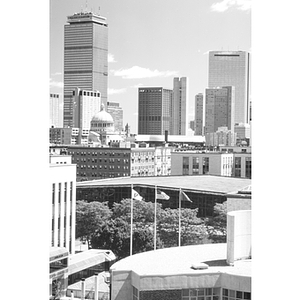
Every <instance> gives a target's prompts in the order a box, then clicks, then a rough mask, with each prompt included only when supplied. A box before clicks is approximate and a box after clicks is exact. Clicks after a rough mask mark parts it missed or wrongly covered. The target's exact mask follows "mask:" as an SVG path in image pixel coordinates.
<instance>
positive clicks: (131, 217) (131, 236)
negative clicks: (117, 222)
mask: <svg viewBox="0 0 300 300" xmlns="http://www.w3.org/2000/svg"><path fill="white" fill-rule="evenodd" d="M132 246H133V184H131V201H130V255H132V248H133V247H132Z"/></svg>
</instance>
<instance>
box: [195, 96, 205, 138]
mask: <svg viewBox="0 0 300 300" xmlns="http://www.w3.org/2000/svg"><path fill="white" fill-rule="evenodd" d="M203 127H204V102H203V94H202V93H199V94H197V95H196V96H195V135H204V128H203Z"/></svg>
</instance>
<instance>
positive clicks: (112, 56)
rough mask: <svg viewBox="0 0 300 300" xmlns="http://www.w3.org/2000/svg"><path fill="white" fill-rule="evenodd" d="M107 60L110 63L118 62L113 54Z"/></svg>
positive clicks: (109, 54)
mask: <svg viewBox="0 0 300 300" xmlns="http://www.w3.org/2000/svg"><path fill="white" fill-rule="evenodd" d="M107 60H108V62H109V63H114V62H117V61H116V60H115V56H114V55H113V54H111V53H108V56H107Z"/></svg>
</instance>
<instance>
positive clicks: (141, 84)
mask: <svg viewBox="0 0 300 300" xmlns="http://www.w3.org/2000/svg"><path fill="white" fill-rule="evenodd" d="M142 86H145V85H144V84H143V83H138V84H135V85H132V86H131V88H133V89H138V88H139V87H142Z"/></svg>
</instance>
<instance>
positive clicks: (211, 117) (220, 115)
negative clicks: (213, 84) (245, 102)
mask: <svg viewBox="0 0 300 300" xmlns="http://www.w3.org/2000/svg"><path fill="white" fill-rule="evenodd" d="M234 104H235V90H234V87H221V88H211V89H206V95H205V134H207V133H212V132H216V131H217V130H218V128H219V127H224V126H226V127H227V128H228V129H229V130H232V131H233V130H234V107H235V106H234Z"/></svg>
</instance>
